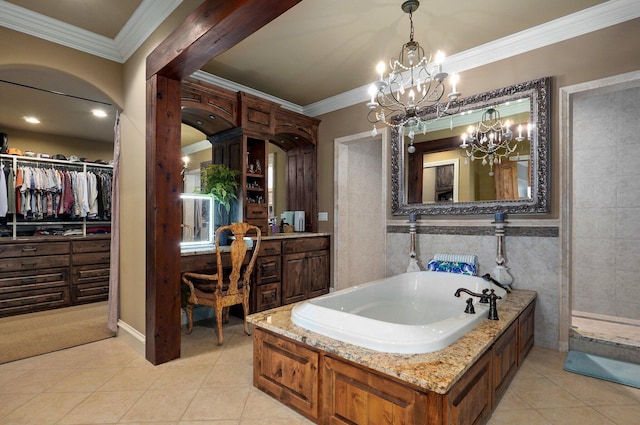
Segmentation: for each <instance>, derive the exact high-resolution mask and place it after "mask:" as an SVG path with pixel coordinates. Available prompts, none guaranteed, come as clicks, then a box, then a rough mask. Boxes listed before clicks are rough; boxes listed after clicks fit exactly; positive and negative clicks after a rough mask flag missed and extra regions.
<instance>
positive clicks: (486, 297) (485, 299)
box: [454, 288, 502, 320]
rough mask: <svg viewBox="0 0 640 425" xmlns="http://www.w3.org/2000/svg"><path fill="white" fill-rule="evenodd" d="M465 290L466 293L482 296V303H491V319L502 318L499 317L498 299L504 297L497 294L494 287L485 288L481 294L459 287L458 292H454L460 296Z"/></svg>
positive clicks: (489, 317)
mask: <svg viewBox="0 0 640 425" xmlns="http://www.w3.org/2000/svg"><path fill="white" fill-rule="evenodd" d="M461 292H464V293H465V294H469V295H471V296H473V297H478V298H480V303H482V304H486V303H489V316H488V319H489V320H500V318H499V317H498V308H497V301H498V300H500V299H502V297H500V296H498V295H496V294H495V291H494V290H493V289H491V290H489V289H483V290H482V293H481V294H476V293H475V292H471V291H470V290H468V289H467V288H458V289H457V290H456V293H455V294H454V295H455V296H456V297H460V293H461Z"/></svg>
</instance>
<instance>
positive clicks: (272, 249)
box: [264, 246, 276, 252]
mask: <svg viewBox="0 0 640 425" xmlns="http://www.w3.org/2000/svg"><path fill="white" fill-rule="evenodd" d="M264 250H265V251H267V252H275V250H276V249H275V248H274V247H272V246H270V247H267V248H265V249H264Z"/></svg>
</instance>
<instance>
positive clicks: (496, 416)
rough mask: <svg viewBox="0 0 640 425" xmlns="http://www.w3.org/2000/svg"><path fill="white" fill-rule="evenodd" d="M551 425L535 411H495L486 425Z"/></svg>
mask: <svg viewBox="0 0 640 425" xmlns="http://www.w3.org/2000/svg"><path fill="white" fill-rule="evenodd" d="M525 424H526V425H552V424H551V422H549V421H548V420H546V419H545V418H544V417H543V416H542V415H541V414H540V413H538V412H537V411H536V410H535V409H517V410H496V411H495V412H493V415H491V418H490V419H489V422H488V425H525Z"/></svg>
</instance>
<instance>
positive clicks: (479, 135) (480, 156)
mask: <svg viewBox="0 0 640 425" xmlns="http://www.w3.org/2000/svg"><path fill="white" fill-rule="evenodd" d="M510 127H511V123H510V122H509V120H506V121H505V122H504V123H503V122H502V119H501V118H500V113H499V112H498V111H497V110H496V109H494V108H489V109H487V110H486V111H485V112H484V113H483V114H482V118H481V120H480V122H479V123H478V125H477V126H476V127H474V126H470V127H469V129H468V130H467V132H466V133H463V134H462V144H461V145H460V148H461V149H462V156H463V157H464V158H465V164H467V158H470V159H471V161H475V160H482V165H487V164H488V165H489V175H490V176H493V174H494V173H493V166H494V164H501V163H502V158H508V157H509V155H511V154H512V153H513V152H515V150H516V149H518V147H519V146H521V143H520V142H522V141H523V140H525V139H528V138H530V135H531V125H530V124H527V137H526V138H525V137H524V136H523V135H522V130H523V128H522V125H519V126H518V136H517V137H516V138H515V139H514V137H513V132H512V131H511V128H510ZM513 140H515V142H514V143H513V144H511V142H512V141H513Z"/></svg>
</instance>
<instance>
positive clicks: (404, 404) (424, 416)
mask: <svg viewBox="0 0 640 425" xmlns="http://www.w3.org/2000/svg"><path fill="white" fill-rule="evenodd" d="M432 397H433V399H431V398H432ZM437 399H439V397H438V396H436V395H433V396H432V395H427V394H424V393H420V392H418V391H416V390H412V389H411V388H408V387H407V386H406V385H403V384H400V383H397V382H395V381H392V380H390V379H388V378H385V377H384V376H381V375H377V374H374V373H371V372H370V371H367V370H364V369H362V368H361V367H355V366H352V365H350V364H348V363H345V362H342V361H340V360H338V359H334V358H331V357H324V361H323V362H322V418H323V419H324V423H326V424H332V425H338V424H340V425H352V424H367V425H411V424H413V425H418V424H420V425H429V424H436V423H437V424H439V423H441V420H442V411H441V406H442V404H441V403H438V402H437Z"/></svg>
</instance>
